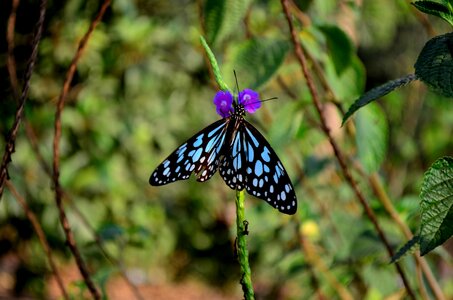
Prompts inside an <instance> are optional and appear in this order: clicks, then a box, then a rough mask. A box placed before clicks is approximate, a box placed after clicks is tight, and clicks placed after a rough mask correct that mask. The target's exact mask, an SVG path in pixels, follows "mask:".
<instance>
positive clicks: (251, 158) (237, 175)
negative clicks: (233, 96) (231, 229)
mask: <svg viewBox="0 0 453 300" xmlns="http://www.w3.org/2000/svg"><path fill="white" fill-rule="evenodd" d="M229 109H230V108H229ZM245 112H246V108H245V105H244V104H241V103H240V102H238V101H235V102H233V103H232V109H230V113H229V114H227V116H226V117H224V118H223V119H220V120H218V121H216V122H214V123H212V124H211V125H209V126H208V127H206V128H204V129H203V130H201V131H200V132H198V133H197V134H195V135H194V136H193V137H191V138H190V139H189V140H188V141H187V142H186V143H184V144H182V145H181V146H179V147H178V148H177V149H176V150H175V151H174V152H173V153H172V154H170V155H169V156H168V158H167V159H166V160H164V161H163V162H162V163H161V164H160V165H159V166H158V167H157V168H156V170H155V171H154V172H153V173H152V174H151V177H150V179H149V183H150V184H151V185H154V186H159V185H164V184H167V183H170V182H174V181H176V180H184V179H188V178H189V177H190V175H191V174H192V173H195V174H196V176H197V181H200V182H203V181H206V180H208V179H210V178H211V177H212V176H213V175H214V174H215V173H216V172H217V170H219V173H220V175H221V177H222V178H223V180H224V181H225V183H226V184H227V185H228V186H229V187H230V188H232V189H234V190H243V189H245V190H246V191H247V192H248V193H249V194H251V195H254V196H255V197H257V198H260V199H263V200H265V201H266V202H268V203H269V204H270V205H272V206H273V207H275V208H277V209H278V210H279V211H280V212H282V213H286V214H294V213H295V212H296V210H297V200H296V194H295V192H294V188H293V186H292V184H291V181H290V179H289V177H288V174H287V173H286V170H285V168H284V167H283V165H282V163H281V162H280V160H279V158H278V157H277V155H276V154H275V152H274V150H273V149H272V147H271V146H270V145H269V143H268V142H267V141H266V139H265V138H264V137H263V136H262V135H261V133H259V131H258V130H257V129H256V128H255V127H253V125H251V124H250V123H249V122H247V121H246V120H245V119H244V116H245Z"/></svg>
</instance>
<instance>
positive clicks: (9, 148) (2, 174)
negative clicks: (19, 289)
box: [0, 0, 47, 200]
mask: <svg viewBox="0 0 453 300" xmlns="http://www.w3.org/2000/svg"><path fill="white" fill-rule="evenodd" d="M46 6H47V0H41V3H40V6H39V19H38V22H37V23H36V32H35V35H34V37H33V42H32V52H31V55H30V59H29V61H28V64H27V70H26V72H25V77H24V85H23V88H22V94H21V96H20V99H19V106H18V107H17V110H16V115H15V118H14V123H13V125H12V127H11V129H10V131H9V134H8V139H7V142H6V145H5V152H4V153H3V160H2V164H1V166H0V200H1V198H2V194H3V189H4V186H5V180H6V179H7V177H8V164H9V163H10V162H11V155H12V154H13V153H14V151H15V145H16V137H17V132H18V131H19V126H20V123H21V120H22V115H23V113H24V109H25V103H26V100H27V97H28V90H29V89H30V79H31V75H32V74H33V69H34V67H35V62H36V57H37V55H38V47H39V41H40V40H41V35H42V29H43V25H44V18H45V15H46ZM11 22H13V21H11ZM11 24H13V23H11ZM14 73H15V71H14Z"/></svg>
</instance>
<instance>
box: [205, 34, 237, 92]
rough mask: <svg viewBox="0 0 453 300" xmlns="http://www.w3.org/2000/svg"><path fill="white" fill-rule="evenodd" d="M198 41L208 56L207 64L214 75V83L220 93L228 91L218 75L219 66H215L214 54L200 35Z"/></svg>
mask: <svg viewBox="0 0 453 300" xmlns="http://www.w3.org/2000/svg"><path fill="white" fill-rule="evenodd" d="M200 41H201V44H202V45H203V47H204V50H205V51H206V55H207V56H208V59H209V62H210V63H211V67H212V72H213V73H214V77H215V81H216V82H217V84H218V85H219V88H220V89H221V90H222V91H229V90H230V89H229V88H228V86H227V84H226V83H225V82H224V81H223V78H222V75H221V74H220V68H219V65H218V64H217V60H216V59H215V56H214V53H212V51H211V48H209V46H208V43H206V40H205V39H204V37H203V36H201V35H200Z"/></svg>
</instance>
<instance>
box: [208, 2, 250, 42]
mask: <svg viewBox="0 0 453 300" xmlns="http://www.w3.org/2000/svg"><path fill="white" fill-rule="evenodd" d="M249 4H250V0H249V1H244V0H220V1H218V0H207V1H206V4H205V7H204V12H205V15H204V16H205V19H204V22H205V30H206V39H207V42H208V44H210V45H214V43H215V42H216V41H221V40H223V39H224V38H226V37H227V36H229V35H230V34H235V33H236V34H237V28H238V27H239V25H240V24H241V22H242V20H243V19H244V17H245V15H246V13H247V9H248V6H249Z"/></svg>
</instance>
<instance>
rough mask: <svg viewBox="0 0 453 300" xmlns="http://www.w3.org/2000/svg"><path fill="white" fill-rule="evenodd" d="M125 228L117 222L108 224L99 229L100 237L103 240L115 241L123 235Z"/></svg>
mask: <svg viewBox="0 0 453 300" xmlns="http://www.w3.org/2000/svg"><path fill="white" fill-rule="evenodd" d="M124 233H125V230H124V228H123V227H121V226H119V225H116V224H106V225H104V226H102V227H101V228H100V229H99V231H98V234H99V237H100V238H101V240H102V241H114V240H117V239H118V238H120V237H121V236H123V235H124Z"/></svg>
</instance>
